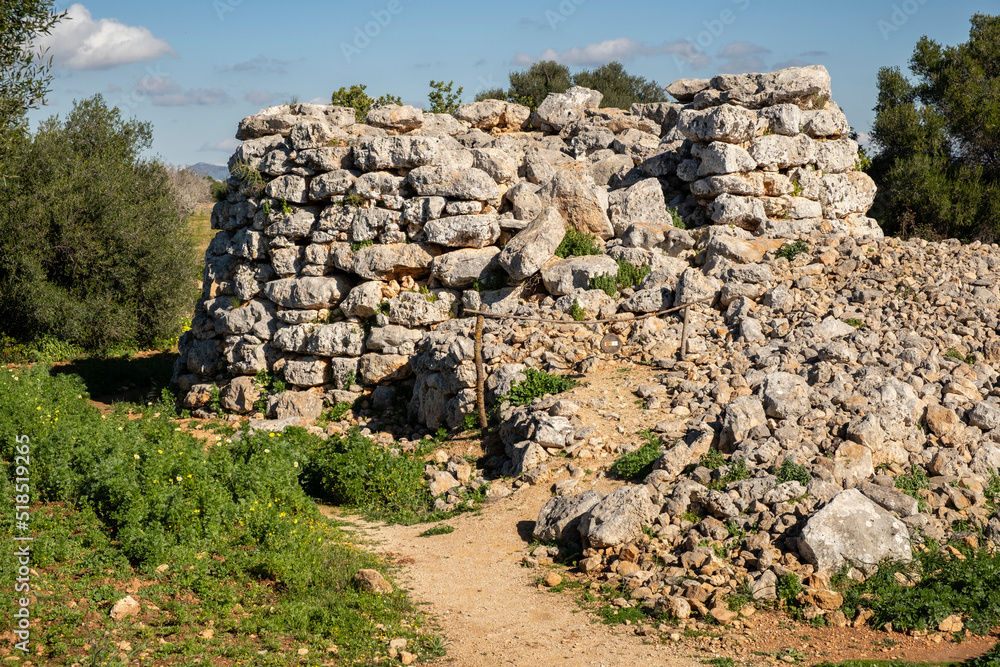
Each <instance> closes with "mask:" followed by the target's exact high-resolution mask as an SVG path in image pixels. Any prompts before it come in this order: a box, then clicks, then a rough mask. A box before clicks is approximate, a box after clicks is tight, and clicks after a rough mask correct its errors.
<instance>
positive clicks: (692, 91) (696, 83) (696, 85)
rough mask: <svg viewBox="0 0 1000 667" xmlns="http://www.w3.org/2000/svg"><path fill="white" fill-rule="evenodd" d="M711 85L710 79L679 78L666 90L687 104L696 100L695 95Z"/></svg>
mask: <svg viewBox="0 0 1000 667" xmlns="http://www.w3.org/2000/svg"><path fill="white" fill-rule="evenodd" d="M709 85H711V81H710V80H709V79H677V80H676V81H674V82H673V83H671V84H670V85H669V86H667V87H666V91H667V92H668V93H670V95H671V96H673V98H674V99H675V100H677V101H678V102H680V103H682V104H687V103H688V102H693V101H694V96H695V95H697V94H698V93H700V92H701V91H703V90H705V89H706V88H708V87H709Z"/></svg>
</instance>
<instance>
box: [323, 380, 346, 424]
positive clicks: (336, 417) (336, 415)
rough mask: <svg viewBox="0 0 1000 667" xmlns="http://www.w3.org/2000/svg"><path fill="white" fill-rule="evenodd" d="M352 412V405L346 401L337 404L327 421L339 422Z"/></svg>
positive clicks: (328, 414) (329, 412)
mask: <svg viewBox="0 0 1000 667" xmlns="http://www.w3.org/2000/svg"><path fill="white" fill-rule="evenodd" d="M347 386H350V385H347ZM350 411H351V404H350V403H347V402H346V401H345V402H342V403H337V404H336V405H334V406H333V407H332V408H330V409H329V411H328V412H327V415H326V416H327V419H329V420H330V421H332V422H339V421H340V420H342V419H343V418H344V416H345V415H346V414H347V413H348V412H350Z"/></svg>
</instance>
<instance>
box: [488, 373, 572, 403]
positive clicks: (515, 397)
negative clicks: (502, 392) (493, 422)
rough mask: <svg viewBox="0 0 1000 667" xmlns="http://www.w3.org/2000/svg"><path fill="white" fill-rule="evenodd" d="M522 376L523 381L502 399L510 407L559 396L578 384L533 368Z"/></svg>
mask: <svg viewBox="0 0 1000 667" xmlns="http://www.w3.org/2000/svg"><path fill="white" fill-rule="evenodd" d="M524 375H525V378H524V380H522V381H521V382H518V383H517V384H516V385H514V386H513V387H512V388H511V390H510V393H509V394H507V395H506V396H505V397H504V399H505V400H507V401H509V402H510V404H511V405H529V404H530V403H531V402H532V401H533V400H535V399H536V398H541V397H542V396H548V395H550V394H561V393H563V392H564V391H569V390H570V389H572V388H573V387H576V386H577V385H578V384H580V383H579V381H577V380H576V379H574V378H571V377H567V376H565V375H552V374H550V373H546V372H545V371H539V370H535V369H534V368H528V369H525V371H524ZM501 402H502V401H501Z"/></svg>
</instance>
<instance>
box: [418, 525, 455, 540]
mask: <svg viewBox="0 0 1000 667" xmlns="http://www.w3.org/2000/svg"><path fill="white" fill-rule="evenodd" d="M454 532H455V529H454V528H453V527H452V526H449V525H448V524H446V523H442V524H439V525H437V526H434V527H433V528H428V529H427V530H425V531H424V532H422V533H420V537H434V536H435V535H450V534H451V533H454Z"/></svg>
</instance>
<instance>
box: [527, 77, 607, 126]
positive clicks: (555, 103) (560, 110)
mask: <svg viewBox="0 0 1000 667" xmlns="http://www.w3.org/2000/svg"><path fill="white" fill-rule="evenodd" d="M602 99H604V95H603V94H601V93H599V92H598V91H596V90H591V89H589V88H581V87H580V86H574V87H573V88H570V89H569V90H567V91H566V92H565V93H549V95H548V97H546V98H545V99H544V100H543V101H542V103H541V104H540V105H538V109H537V110H536V111H535V115H534V117H533V118H532V121H531V124H532V125H534V126H535V127H537V128H540V129H542V130H544V131H550V132H559V131H560V130H562V129H563V128H564V127H566V126H567V125H569V124H570V123H573V122H574V121H578V120H581V119H582V118H583V112H584V110H586V109H592V108H595V107H599V106H601V100H602Z"/></svg>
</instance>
